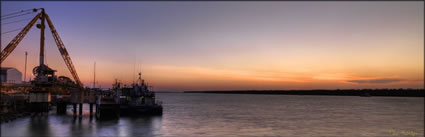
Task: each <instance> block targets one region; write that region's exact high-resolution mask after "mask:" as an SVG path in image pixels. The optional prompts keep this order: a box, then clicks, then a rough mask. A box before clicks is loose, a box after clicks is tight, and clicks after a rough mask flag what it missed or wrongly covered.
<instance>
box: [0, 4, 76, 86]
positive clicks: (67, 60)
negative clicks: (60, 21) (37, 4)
mask: <svg viewBox="0 0 425 137" xmlns="http://www.w3.org/2000/svg"><path fill="white" fill-rule="evenodd" d="M42 15H43V17H42V18H41V16H42ZM38 19H41V20H42V22H43V21H44V19H45V20H47V23H48V25H49V28H50V30H51V32H52V35H53V38H54V39H55V42H56V45H57V46H58V49H59V52H60V53H61V55H62V58H63V60H64V61H65V64H66V66H67V67H68V69H69V71H70V72H71V74H72V77H73V78H74V80H75V82H76V83H77V85H78V86H79V87H80V88H82V87H83V83H81V81H80V78H79V77H78V74H77V71H76V70H75V67H74V65H73V64H72V60H71V57H70V56H69V54H68V51H67V50H66V48H65V45H64V44H63V42H62V40H61V38H60V37H59V34H58V33H57V31H56V29H55V27H54V26H53V23H52V21H51V20H50V17H49V16H48V15H47V14H46V12H45V11H44V9H42V11H41V13H38V14H37V15H36V16H35V17H34V18H33V19H32V20H31V21H30V22H29V23H28V24H27V25H26V26H25V28H24V29H22V31H21V32H20V33H19V34H18V35H17V36H16V37H15V38H14V39H13V40H12V41H11V42H10V43H9V44H8V45H7V46H6V47H5V49H4V50H3V51H2V52H1V55H0V63H2V62H3V61H4V60H5V59H6V58H7V56H9V54H10V53H12V51H13V50H14V49H15V48H16V47H17V46H18V44H19V42H21V41H22V39H23V38H24V37H25V35H26V34H27V33H28V31H29V30H30V29H31V27H32V26H34V24H35V23H36V22H37V20H38ZM42 27H44V26H42Z"/></svg>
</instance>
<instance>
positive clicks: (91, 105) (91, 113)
mask: <svg viewBox="0 0 425 137" xmlns="http://www.w3.org/2000/svg"><path fill="white" fill-rule="evenodd" d="M91 116H93V103H90V117H91Z"/></svg>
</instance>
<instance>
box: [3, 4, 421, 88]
mask: <svg viewBox="0 0 425 137" xmlns="http://www.w3.org/2000/svg"><path fill="white" fill-rule="evenodd" d="M1 8H2V9H1V14H2V15H4V14H7V13H13V12H17V11H20V10H25V9H31V8H45V9H46V12H47V14H48V15H49V16H50V18H51V19H52V21H53V24H54V25H55V27H56V29H57V31H58V33H59V35H60V37H61V38H62V40H63V42H64V44H65V46H66V48H67V49H68V52H69V54H70V55H71V58H72V61H73V63H74V66H75V68H76V70H77V72H78V75H79V77H80V79H81V80H82V82H83V83H84V85H85V86H88V87H92V82H93V65H94V62H96V80H97V81H98V85H100V86H101V87H102V88H109V87H111V84H112V83H113V82H114V79H118V80H121V81H122V82H124V83H127V84H130V83H131V82H132V81H133V79H135V78H137V76H136V75H137V73H138V72H140V71H141V72H142V75H143V76H144V79H145V80H146V81H147V82H148V83H150V84H151V85H153V86H154V89H155V90H157V91H184V90H245V89H248V90H253V89H337V88H339V89H346V88H424V12H423V11H424V2H420V1H416V2H413V1H411V2H348V1H344V2H333V1H327V2H325V1H323V2H293V1H282V2H279V1H276V2H271V1H269V2H212V1H210V2H193V1H192V2H81V1H80V2H3V1H2V2H1ZM34 16H35V14H30V15H26V16H22V17H17V18H13V19H7V20H2V22H1V23H2V25H1V32H2V33H3V32H7V31H10V30H15V29H19V28H23V27H24V26H25V25H26V24H27V23H28V22H29V20H30V18H32V17H34ZM22 19H27V20H26V21H21V22H17V23H11V24H5V23H8V22H13V21H16V20H22ZM46 32H47V33H46V56H47V59H46V60H47V61H46V62H47V64H48V65H49V67H51V68H53V69H56V70H57V71H58V72H57V74H58V75H65V76H68V77H72V76H71V74H70V73H69V71H68V69H67V67H66V65H65V63H64V61H63V59H62V57H61V56H60V54H59V51H58V49H57V47H56V44H55V42H54V39H53V37H52V35H51V33H50V30H49V29H47V30H46ZM18 33H19V31H14V32H12V33H7V34H2V35H1V48H2V49H3V48H4V47H5V46H6V45H7V44H8V43H9V42H10V41H11V40H12V39H13V37H15V36H16V34H18ZM39 39H40V31H39V29H37V28H36V27H33V28H32V29H31V31H30V32H29V33H28V34H27V36H26V37H25V38H24V39H23V41H22V42H21V43H20V45H19V46H18V47H17V48H16V49H15V50H14V51H13V53H12V54H11V55H10V56H9V57H8V58H7V59H6V60H5V61H4V62H3V63H2V67H16V68H17V69H19V70H20V71H22V72H24V61H25V55H24V54H25V51H28V53H29V55H28V68H27V80H28V79H29V77H30V76H29V75H30V73H31V72H32V69H33V68H34V67H35V66H37V65H38V63H39V61H38V55H39ZM31 77H32V78H33V77H34V76H31Z"/></svg>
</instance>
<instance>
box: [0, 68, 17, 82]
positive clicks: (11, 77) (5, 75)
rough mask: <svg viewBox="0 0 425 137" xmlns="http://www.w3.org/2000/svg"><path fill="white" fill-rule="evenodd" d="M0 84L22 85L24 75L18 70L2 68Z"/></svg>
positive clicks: (0, 69) (0, 70)
mask: <svg viewBox="0 0 425 137" xmlns="http://www.w3.org/2000/svg"><path fill="white" fill-rule="evenodd" d="M0 82H2V83H4V84H5V83H8V84H20V83H22V73H21V72H20V71H19V70H17V69H16V68H10V67H2V68H0Z"/></svg>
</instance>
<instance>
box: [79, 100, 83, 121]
mask: <svg viewBox="0 0 425 137" xmlns="http://www.w3.org/2000/svg"><path fill="white" fill-rule="evenodd" d="M79 109H80V118H81V117H83V104H82V103H80V107H79Z"/></svg>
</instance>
